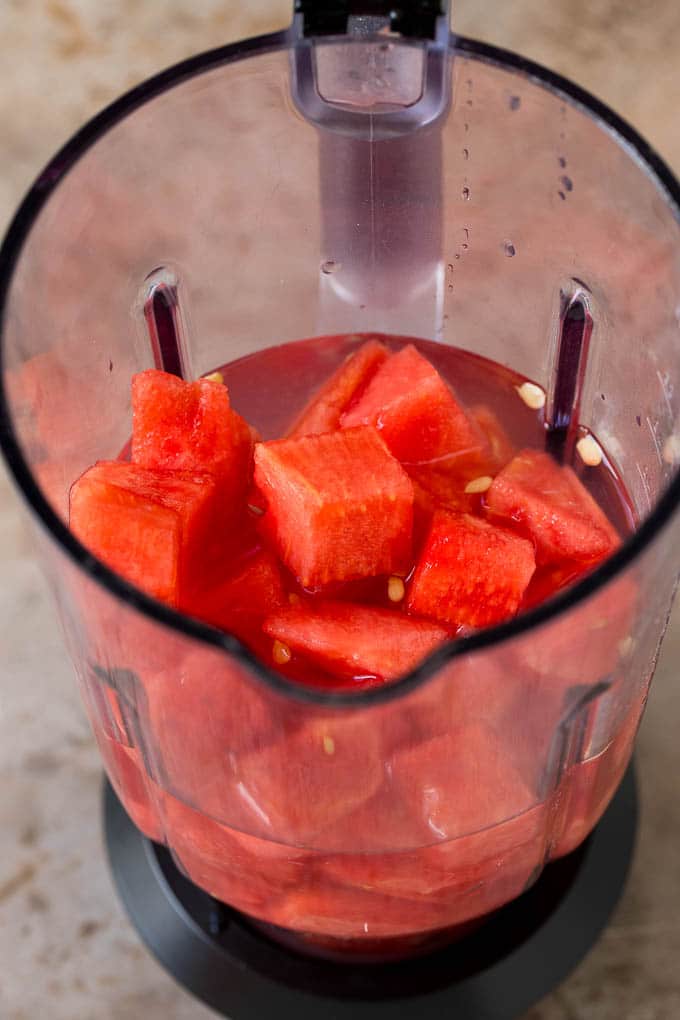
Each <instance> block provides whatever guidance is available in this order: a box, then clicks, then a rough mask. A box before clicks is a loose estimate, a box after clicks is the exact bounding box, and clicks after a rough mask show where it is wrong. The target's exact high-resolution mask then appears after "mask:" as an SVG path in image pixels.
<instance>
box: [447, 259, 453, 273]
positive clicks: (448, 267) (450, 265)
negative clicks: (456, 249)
mask: <svg viewBox="0 0 680 1020" xmlns="http://www.w3.org/2000/svg"><path fill="white" fill-rule="evenodd" d="M447 269H448V271H449V272H450V273H452V272H453V262H449V264H448V266H447Z"/></svg>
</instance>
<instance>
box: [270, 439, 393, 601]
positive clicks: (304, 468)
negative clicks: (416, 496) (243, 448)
mask: <svg viewBox="0 0 680 1020" xmlns="http://www.w3.org/2000/svg"><path fill="white" fill-rule="evenodd" d="M255 482H256V484H257V485H258V487H259V488H260V489H261V491H262V493H263V494H264V496H265V498H266V500H267V505H268V511H267V515H266V516H267V519H268V524H267V525H266V527H265V531H266V533H267V534H272V535H273V539H274V541H275V544H276V546H277V549H278V552H279V555H280V557H281V559H282V560H283V562H284V563H285V564H286V566H287V567H288V568H289V570H291V572H292V573H293V574H294V575H295V576H296V577H297V579H298V581H299V582H300V583H301V584H302V585H303V586H304V587H305V588H319V587H321V586H323V585H326V584H329V583H331V582H335V581H349V580H353V579H355V578H360V577H371V576H374V575H376V574H391V573H400V572H403V571H405V570H407V569H408V565H409V559H410V556H411V543H412V531H413V486H412V485H411V481H410V479H409V477H408V475H407V474H406V473H405V471H404V470H403V468H402V467H401V466H400V464H399V463H398V462H397V461H396V460H395V459H394V457H392V456H391V454H390V452H389V450H388V449H387V447H386V446H385V444H384V443H383V441H382V440H381V438H380V437H379V435H378V434H377V432H376V431H375V429H373V428H368V427H363V428H357V429H348V430H346V431H342V432H329V433H326V434H324V435H319V436H304V437H301V438H299V439H284V440H277V441H275V442H270V443H260V444H258V446H257V447H256V448H255Z"/></svg>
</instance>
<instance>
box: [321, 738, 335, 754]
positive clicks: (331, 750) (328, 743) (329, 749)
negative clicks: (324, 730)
mask: <svg viewBox="0 0 680 1020" xmlns="http://www.w3.org/2000/svg"><path fill="white" fill-rule="evenodd" d="M323 749H324V751H325V752H326V754H335V741H334V740H333V738H332V737H328V736H326V737H324V738H323Z"/></svg>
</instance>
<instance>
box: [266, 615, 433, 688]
mask: <svg viewBox="0 0 680 1020" xmlns="http://www.w3.org/2000/svg"><path fill="white" fill-rule="evenodd" d="M264 630H265V632H266V633H267V634H269V635H270V637H273V638H277V639H278V640H279V641H282V642H283V643H284V644H285V645H287V646H288V647H289V648H291V649H292V650H293V651H295V652H299V653H300V654H302V655H304V656H306V657H307V658H309V659H312V660H313V661H314V662H318V663H319V665H321V666H323V668H324V669H326V670H328V672H329V673H333V674H335V675H336V676H343V677H348V678H352V677H356V676H377V677H380V678H382V679H383V680H395V679H396V678H397V677H399V676H402V675H403V674H404V673H408V672H409V671H410V670H412V669H414V668H415V667H416V666H417V665H418V663H419V662H421V661H422V660H423V659H424V658H425V657H426V656H427V655H429V654H430V652H432V651H434V649H435V648H438V647H439V645H441V644H443V643H444V642H445V641H446V639H447V638H448V636H449V635H448V632H447V631H446V630H445V629H444V628H443V627H439V626H437V625H436V624H433V623H430V622H429V621H428V620H416V619H413V618H412V617H408V616H406V615H405V614H404V613H400V612H398V611H396V610H390V609H380V608H377V607H370V606H362V605H353V604H352V603H350V602H319V603H317V604H315V605H313V606H309V605H304V604H299V605H294V606H288V607H286V608H284V609H282V610H280V611H279V612H278V613H275V614H274V615H272V616H270V617H269V619H268V620H266V621H265V624H264Z"/></svg>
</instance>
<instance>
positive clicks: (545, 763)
mask: <svg viewBox="0 0 680 1020" xmlns="http://www.w3.org/2000/svg"><path fill="white" fill-rule="evenodd" d="M305 6H308V5H304V4H301V5H300V7H301V8H304V7H305ZM425 6H427V5H425ZM308 14H309V12H307V16H306V15H305V13H304V11H301V13H300V14H298V16H297V18H296V20H295V23H294V26H293V28H292V29H291V30H290V31H289V32H287V33H281V34H277V35H273V36H268V37H263V38H261V39H256V40H252V41H248V42H245V43H242V44H238V45H236V46H230V47H226V48H224V49H220V50H216V51H213V52H211V53H208V54H205V55H203V56H201V57H198V58H196V59H193V60H191V61H188V62H187V63H185V64H183V65H180V66H179V67H177V68H175V69H173V70H171V71H169V72H166V73H164V74H162V75H160V76H159V77H157V78H155V79H153V80H152V81H150V82H148V83H146V84H144V85H142V86H140V87H139V88H137V89H135V90H134V91H133V92H131V93H130V94H128V95H127V96H125V97H124V98H123V99H121V100H119V101H118V102H117V103H115V104H114V105H113V106H111V107H110V108H108V109H107V110H106V111H104V113H102V114H101V115H100V116H99V117H97V118H96V119H95V120H94V121H92V122H91V123H90V124H89V125H87V126H86V127H85V128H84V129H83V130H82V131H81V132H80V133H79V134H78V135H77V136H76V137H75V138H74V139H73V140H72V141H71V142H70V143H69V144H68V145H67V146H66V147H65V148H64V149H63V150H62V152H61V153H60V154H59V155H58V156H57V157H55V159H54V160H53V161H52V163H51V164H50V165H49V166H48V168H47V169H46V170H45V172H44V173H43V174H42V175H41V177H40V178H39V180H38V181H37V182H36V184H35V185H34V187H33V188H32V190H31V192H30V193H29V195H28V197H27V199H26V201H25V202H24V204H23V205H22V207H21V209H20V210H19V212H18V214H17V217H16V219H15V220H14V223H13V225H12V227H11V229H10V232H9V234H8V237H7V238H6V241H5V244H4V247H3V249H2V254H1V256H0V304H1V307H2V408H1V413H2V419H1V426H0V427H1V438H2V446H3V450H4V453H5V456H6V458H7V461H8V463H9V466H10V469H11V470H12V472H13V474H14V478H15V481H16V483H17V485H18V487H19V489H20V490H21V491H22V493H23V495H24V497H25V499H26V502H27V506H28V509H29V512H30V518H31V521H32V525H33V530H34V533H35V536H36V541H37V544H38V548H39V551H40V556H41V559H42V562H43V565H44V568H45V570H46V572H47V575H48V577H49V580H50V583H51V586H52V589H53V591H54V594H55V599H56V603H57V606H58V610H59V613H60V616H61V620H62V622H63V627H64V632H65V636H66V641H67V644H68V649H69V652H70V655H71V657H72V658H73V662H74V665H75V668H76V672H77V675H78V679H79V682H80V687H81V691H82V696H83V699H84V703H85V706H86V708H87V711H88V714H89V717H90V720H91V723H92V727H93V730H94V733H95V735H96V738H97V741H98V744H99V748H100V750H101V754H102V758H103V761H104V764H105V767H106V770H107V773H108V775H109V777H110V779H111V782H112V784H113V785H114V787H115V790H116V792H117V793H118V796H119V797H120V799H121V800H122V802H123V804H124V805H125V807H126V809H127V811H128V813H129V815H130V816H131V818H132V819H133V820H134V822H135V823H136V825H137V826H138V827H139V828H140V829H141V830H142V832H143V833H145V834H146V835H147V836H148V837H149V838H150V839H152V840H155V841H158V842H163V843H166V844H167V846H168V847H169V848H170V850H171V852H172V854H173V856H174V858H175V860H176V862H177V863H178V865H179V866H180V867H181V868H182V869H183V870H184V872H185V873H186V874H187V875H188V876H189V878H190V879H191V880H192V881H193V882H195V883H196V884H197V885H199V886H200V887H202V888H203V889H205V890H207V891H208V892H209V893H211V894H212V895H213V896H215V897H216V898H218V899H219V900H222V901H224V902H226V903H228V904H230V905H231V906H233V907H234V908H236V909H237V910H239V911H241V912H243V913H244V914H245V915H247V916H248V917H250V918H252V919H253V920H254V921H256V922H258V923H260V924H263V925H265V926H267V930H268V931H269V932H271V933H273V934H275V935H276V936H277V937H279V938H281V939H284V940H286V941H288V942H290V943H291V944H294V945H297V946H299V947H302V948H305V949H307V950H309V951H311V952H319V953H329V954H351V955H352V956H356V957H362V956H365V957H366V958H371V957H375V956H399V955H408V954H410V953H414V952H417V951H422V950H423V949H425V948H427V947H429V946H431V945H433V944H435V943H437V942H440V941H442V940H447V939H450V938H452V937H454V936H455V935H456V934H459V933H461V932H464V931H467V930H468V929H469V927H470V926H471V925H473V924H476V923H478V922H479V920H480V919H483V918H485V917H486V916H488V915H489V914H490V913H491V912H492V911H495V910H496V909H498V908H499V907H501V906H502V905H504V904H505V903H507V902H509V901H510V900H512V899H513V898H515V897H517V896H518V895H519V894H521V893H522V892H523V891H524V890H526V889H527V888H528V887H529V886H530V885H531V883H533V882H534V881H535V880H536V878H537V877H538V876H539V875H540V873H541V871H542V869H543V868H544V866H545V865H546V864H547V863H548V862H549V861H550V860H551V859H554V858H557V857H560V856H563V855H565V854H568V853H569V852H570V851H572V850H573V849H574V848H576V847H577V846H579V845H580V844H581V843H582V841H583V840H584V839H585V838H586V837H587V836H588V834H589V833H590V832H591V830H592V829H593V827H594V826H595V825H596V823H597V821H598V819H599V818H600V816H601V815H602V813H603V811H604V809H605V808H606V806H607V804H608V803H609V801H610V799H611V797H612V796H613V794H614V792H615V790H616V788H617V786H618V784H619V782H620V779H621V777H622V775H623V772H624V770H625V769H626V766H627V763H628V761H629V758H630V755H631V751H632V747H633V742H634V739H635V734H636V731H637V727H638V724H639V721H640V717H641V714H642V712H643V709H644V704H645V699H646V697H647V692H648V688H649V683H650V680H651V677H652V673H653V670H654V665H655V661H656V656H657V653H658V649H659V644H660V641H661V639H662V636H663V633H664V629H665V625H666V621H667V618H668V613H669V609H670V604H671V600H672V596H673V591H674V587H675V583H676V577H677V571H678V555H677V547H678V539H679V536H678V513H677V508H678V499H679V496H680V480H679V479H678V478H677V477H676V476H675V465H676V462H677V460H678V457H679V456H680V424H679V414H680V361H679V359H678V353H677V352H678V337H679V332H678V331H679V329H680V230H679V225H678V215H679V195H680V190H679V187H678V184H677V182H676V181H675V179H674V178H673V177H672V175H671V174H670V173H669V171H668V170H667V169H666V168H665V167H664V166H663V165H662V164H661V162H660V161H659V160H658V158H657V157H656V156H655V155H654V153H653V152H651V151H650V150H649V148H648V147H647V146H646V145H645V144H644V143H643V142H642V141H641V140H640V139H639V138H638V137H637V136H636V135H635V134H634V132H633V131H632V130H631V129H630V128H628V127H627V126H626V125H625V124H624V123H623V122H621V121H620V120H619V119H618V118H617V117H615V116H614V115H613V114H611V113H610V112H609V111H607V110H606V109H604V108H603V107H601V106H600V105H599V104H598V103H597V102H596V101H595V100H593V99H592V98H591V97H589V96H587V95H586V94H584V93H583V92H581V91H580V90H579V89H577V88H576V87H574V86H573V85H571V84H569V83H567V82H565V81H563V80H562V79H559V78H557V77H556V76H554V75H551V74H549V73H548V72H545V71H543V70H541V69H539V68H537V67H535V66H533V65H529V64H527V63H526V62H525V61H523V60H521V59H520V58H517V57H514V56H512V55H510V54H507V53H503V52H500V51H498V50H494V49H491V48H489V47H486V46H483V45H481V44H478V43H475V42H471V41H468V40H462V39H458V38H456V37H450V36H449V33H448V26H447V25H446V24H445V23H443V21H442V19H441V18H440V19H439V21H438V22H437V21H436V19H433V20H432V21H431V22H428V24H427V25H426V26H424V27H423V26H422V25H420V26H418V27H417V29H413V28H411V29H408V28H406V27H404V26H403V25H402V26H399V25H394V24H392V25H390V23H389V19H387V20H386V19H384V18H365V17H356V18H350V19H349V21H348V22H347V23H345V22H343V24H342V25H341V27H340V28H338V26H337V25H330V26H329V25H328V24H320V23H316V24H315V23H312V22H310V21H309V18H308ZM395 28H396V29H397V30H398V31H394V29H395ZM390 29H392V30H390ZM400 31H401V32H402V33H403V34H400ZM326 33H329V34H326ZM334 33H335V34H334ZM414 33H415V35H416V36H418V37H417V38H416V37H414ZM159 287H160V288H161V292H162V293H165V294H169V295H170V297H171V302H170V305H168V309H169V312H168V314H170V315H171V316H172V317H173V327H174V330H175V336H176V338H178V340H179V347H178V349H177V350H176V351H175V354H176V356H177V358H178V359H179V360H178V362H177V364H178V365H179V368H181V370H182V371H183V372H184V373H185V374H186V375H188V376H198V375H201V374H203V373H206V372H209V371H211V370H212V369H214V368H215V367H217V366H219V365H222V364H224V363H227V362H232V361H234V360H236V359H242V358H245V357H247V356H249V355H252V354H254V353H256V352H258V351H260V350H262V349H264V348H266V347H269V346H271V345H272V344H275V343H284V342H288V341H294V340H297V339H300V338H304V337H310V336H317V335H322V334H328V333H344V332H348V333H349V332H367V331H376V330H378V331H385V332H394V333H399V334H411V335H414V336H420V337H423V338H426V339H430V340H435V341H437V342H439V343H441V344H446V345H456V346H458V347H461V348H463V349H465V350H471V351H474V352H476V353H478V354H481V355H484V356H486V357H488V358H491V359H494V360H496V361H498V362H500V363H501V364H503V365H507V366H510V367H511V368H513V369H515V370H517V371H519V372H521V373H523V374H525V375H527V376H529V377H531V378H533V379H535V380H537V381H538V382H539V383H540V384H542V385H543V386H544V387H545V388H546V390H547V392H548V395H549V402H550V401H552V403H553V405H554V406H557V405H558V404H559V403H560V400H561V397H560V394H561V393H562V394H563V393H564V392H565V390H564V385H563V383H564V379H563V371H562V369H561V368H560V365H561V360H560V350H561V348H560V344H561V343H563V341H564V335H565V330H564V323H565V308H569V307H573V306H574V302H575V301H576V302H580V307H581V308H582V309H583V312H584V315H585V317H586V318H587V320H588V323H589V328H590V327H592V335H591V337H590V343H589V347H588V352H587V361H586V360H584V359H583V358H582V359H581V361H580V362H579V366H578V367H579V372H580V373H581V375H580V377H579V385H578V398H579V400H578V404H579V422H580V423H581V424H582V425H584V426H587V427H588V428H590V429H592V430H593V431H594V432H595V433H596V434H597V435H598V436H599V437H600V438H601V439H602V440H603V442H604V445H605V446H606V448H607V450H608V451H609V453H610V454H611V455H612V456H613V457H614V459H615V461H616V467H617V469H618V471H619V472H620V475H621V477H622V479H623V481H624V483H625V486H626V488H627V490H628V493H629V495H630V497H631V500H632V503H633V507H634V511H635V515H636V519H637V527H636V530H635V532H634V534H633V535H632V537H630V538H629V539H628V540H627V541H626V542H625V544H624V545H623V546H622V548H621V549H620V550H619V551H618V552H617V553H616V554H615V555H614V556H613V557H612V558H611V559H610V560H608V561H607V562H605V563H604V564H603V565H602V566H601V567H599V568H598V569H597V570H596V571H595V572H594V573H592V574H591V575H589V576H587V577H586V578H585V579H584V580H582V581H581V582H580V583H579V584H578V585H576V586H575V587H573V588H571V589H569V590H567V591H566V592H564V593H562V594H561V595H560V596H558V597H556V598H555V599H553V600H551V601H550V602H549V603H546V604H544V605H542V606H540V607H539V608H537V609H535V610H533V611H532V612H530V613H527V614H526V615H524V616H521V617H519V618H517V619H516V620H513V621H512V622H510V623H508V624H505V625H502V626H499V627H497V628H492V629H489V630H485V631H481V632H479V633H476V634H473V635H471V636H469V637H466V638H463V639H460V640H458V641H456V642H455V643H452V644H451V645H449V646H448V647H446V648H444V649H443V650H441V651H440V652H438V653H436V654H435V655H433V656H432V657H431V658H430V659H429V660H427V661H426V662H425V663H424V664H423V665H422V666H421V667H420V668H419V669H417V670H415V671H414V672H413V673H411V674H410V675H408V676H406V677H404V678H403V679H402V680H400V681H398V682H396V683H394V684H392V685H390V686H386V687H383V688H380V689H376V690H369V691H357V692H350V693H348V692H326V691H323V690H320V689H308V688H305V687H300V686H297V687H296V686H294V685H292V684H290V683H289V682H288V681H286V680H285V679H283V678H281V677H280V676H279V675H277V674H275V673H274V672H272V671H270V670H269V669H268V668H266V667H265V666H264V665H262V664H261V663H259V662H258V661H257V660H256V659H255V658H254V656H253V655H252V654H251V653H250V652H249V651H248V650H247V649H246V648H245V647H244V646H243V645H242V644H240V642H239V641H238V640H237V639H236V638H234V637H231V636H230V635H228V634H225V633H222V632H219V631H217V630H214V629H212V628H211V627H209V626H208V625H206V624H203V623H200V622H198V621H196V620H194V619H190V618H188V617H185V616H183V615H181V614H180V613H178V612H176V611H174V610H172V609H170V608H168V607H166V606H164V605H161V604H160V603H158V602H156V601H154V600H153V599H151V598H150V597H148V596H146V595H144V594H143V593H142V592H140V591H138V590H136V589H134V588H133V587H131V586H130V585H129V584H128V583H126V582H125V581H124V580H123V579H122V578H121V577H119V576H117V575H115V574H114V573H113V572H112V571H110V570H109V569H108V568H107V567H106V566H105V565H104V564H103V563H101V562H99V561H98V560H96V559H95V558H94V557H93V556H92V555H91V554H90V553H89V552H88V551H87V550H86V549H85V548H83V547H82V545H80V544H79V542H78V541H77V540H76V539H75V537H74V536H73V535H72V534H71V533H70V532H69V529H68V519H67V507H68V493H69V487H70V485H71V484H72V482H73V481H74V479H75V478H77V477H78V476H79V475H80V474H81V473H82V472H83V471H84V470H86V468H87V467H88V466H89V465H91V464H92V463H93V462H94V461H95V460H97V459H103V458H114V457H116V456H118V454H119V452H120V451H121V449H122V448H124V446H125V444H126V443H127V441H128V439H129V432H130V396H129V394H130V378H131V376H132V374H133V373H134V372H137V371H139V370H141V369H143V368H146V367H149V366H151V365H153V364H158V363H160V364H165V363H166V362H165V361H164V358H166V360H167V357H168V353H167V350H165V351H164V349H163V344H162V343H161V342H160V341H159V340H158V336H156V338H155V340H156V342H155V344H154V343H152V342H151V341H150V336H149V330H148V323H147V318H148V316H147V317H145V315H144V308H145V307H146V308H147V312H148V308H149V301H150V300H152V299H153V295H154V294H157V293H158V292H159V291H158V288H159ZM166 310H167V309H166ZM152 333H153V331H152ZM152 339H153V337H152ZM161 339H162V338H161ZM297 371H298V366H296V365H295V364H291V365H290V378H289V379H287V378H285V373H284V377H282V378H280V379H276V380H272V393H274V392H277V393H279V394H280V391H281V389H282V388H286V387H288V388H289V389H290V392H291V394H292V393H294V391H295V379H296V373H297ZM318 381H321V380H318ZM567 390H569V387H567ZM569 392H571V394H572V396H573V395H574V394H575V392H576V391H575V388H574V386H572V388H571V390H570V391H569ZM256 397H257V395H253V402H252V407H251V408H249V411H250V413H251V417H253V421H254V424H255V425H257V426H258V427H259V428H260V429H261V430H262V432H263V434H265V436H266V435H267V431H268V430H269V433H270V434H273V431H274V430H275V428H276V427H277V426H278V425H279V424H280V423H278V422H277V421H276V420H275V415H274V416H273V417H272V414H271V413H270V411H269V410H268V409H267V400H266V399H264V398H263V397H262V396H261V395H260V397H258V398H257V399H256ZM291 399H292V398H291ZM279 401H280V396H279ZM277 406H285V402H284V403H283V404H279V405H277ZM258 408H259V411H258ZM258 414H259V415H260V418H259V420H258Z"/></svg>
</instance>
